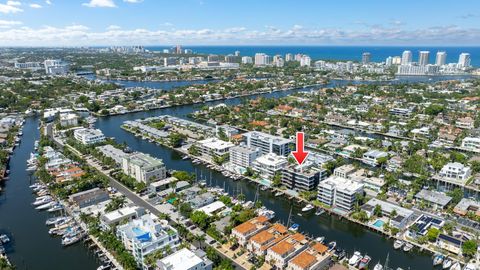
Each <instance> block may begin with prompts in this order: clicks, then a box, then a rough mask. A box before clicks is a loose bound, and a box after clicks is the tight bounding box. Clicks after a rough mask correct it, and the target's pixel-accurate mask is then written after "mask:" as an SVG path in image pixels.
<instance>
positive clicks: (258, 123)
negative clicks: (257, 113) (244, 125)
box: [250, 121, 268, 127]
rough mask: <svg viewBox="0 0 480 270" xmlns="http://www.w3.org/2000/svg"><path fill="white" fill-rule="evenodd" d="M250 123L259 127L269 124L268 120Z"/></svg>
mask: <svg viewBox="0 0 480 270" xmlns="http://www.w3.org/2000/svg"><path fill="white" fill-rule="evenodd" d="M250 124H251V125H252V126H257V127H264V126H266V125H268V123H267V122H266V121H252V122H250Z"/></svg>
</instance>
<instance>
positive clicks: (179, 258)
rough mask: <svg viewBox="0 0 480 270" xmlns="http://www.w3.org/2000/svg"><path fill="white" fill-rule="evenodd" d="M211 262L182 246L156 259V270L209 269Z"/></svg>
mask: <svg viewBox="0 0 480 270" xmlns="http://www.w3.org/2000/svg"><path fill="white" fill-rule="evenodd" d="M212 266H213V262H212V261H210V260H209V259H207V258H206V256H204V257H203V258H202V257H200V256H198V255H197V254H195V253H193V252H192V251H191V250H189V249H186V248H183V249H181V250H179V251H177V252H175V253H173V254H171V255H168V256H167V257H165V258H163V259H160V260H158V261H157V269H158V270H211V269H212Z"/></svg>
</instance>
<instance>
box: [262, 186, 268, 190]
mask: <svg viewBox="0 0 480 270" xmlns="http://www.w3.org/2000/svg"><path fill="white" fill-rule="evenodd" d="M260 189H261V190H263V191H265V190H268V187H267V186H265V185H263V186H262V187H261V188H260Z"/></svg>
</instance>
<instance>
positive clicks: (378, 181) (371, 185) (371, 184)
mask: <svg viewBox="0 0 480 270" xmlns="http://www.w3.org/2000/svg"><path fill="white" fill-rule="evenodd" d="M362 179H363V181H362V182H363V185H364V187H365V189H369V190H372V191H374V192H377V193H379V192H381V191H382V188H383V186H385V179H383V178H379V177H363V178H362Z"/></svg>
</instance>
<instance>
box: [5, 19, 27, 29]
mask: <svg viewBox="0 0 480 270" xmlns="http://www.w3.org/2000/svg"><path fill="white" fill-rule="evenodd" d="M21 24H22V22H20V21H7V20H0V28H11V27H13V26H17V25H21Z"/></svg>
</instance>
